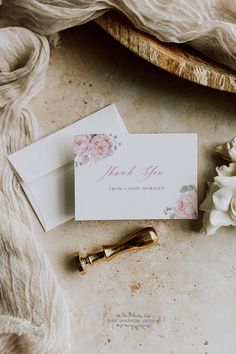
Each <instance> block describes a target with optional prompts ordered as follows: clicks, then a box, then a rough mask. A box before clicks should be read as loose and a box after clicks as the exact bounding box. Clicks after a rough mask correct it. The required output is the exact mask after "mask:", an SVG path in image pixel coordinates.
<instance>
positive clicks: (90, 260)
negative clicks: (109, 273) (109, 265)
mask: <svg viewBox="0 0 236 354" xmlns="http://www.w3.org/2000/svg"><path fill="white" fill-rule="evenodd" d="M157 240H158V237H157V233H156V231H155V229H154V228H152V227H146V228H144V229H142V230H139V231H138V232H135V233H133V234H131V235H129V236H128V237H126V238H124V239H123V240H122V241H120V242H118V243H116V244H114V245H107V246H102V248H101V249H100V250H99V251H98V252H95V253H91V254H87V255H86V256H85V257H81V256H80V255H79V252H77V253H75V255H74V262H75V265H76V268H77V269H78V270H79V271H80V273H81V274H85V273H86V268H87V266H90V265H93V264H95V263H97V262H100V261H110V260H111V259H112V258H114V257H115V256H117V255H118V254H121V253H124V252H126V251H133V250H139V249H142V248H146V247H149V246H152V245H154V244H155V243H157Z"/></svg>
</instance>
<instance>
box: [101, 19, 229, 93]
mask: <svg viewBox="0 0 236 354" xmlns="http://www.w3.org/2000/svg"><path fill="white" fill-rule="evenodd" d="M95 21H96V23H97V24H98V25H99V26H100V27H101V28H103V29H104V30H105V31H106V32H107V33H109V34H110V35H111V36H112V37H114V38H115V39H116V40H117V41H119V42H120V43H121V44H123V45H124V46H125V47H127V48H128V49H130V50H131V51H132V52H134V53H136V54H137V55H139V56H140V57H142V58H143V59H145V60H147V61H149V62H150V63H152V64H154V65H156V66H158V67H159V68H161V69H163V70H166V71H168V72H169V73H172V74H175V75H177V76H179V77H181V78H183V79H186V80H190V81H192V82H195V83H197V84H200V85H203V86H208V87H212V88H214V89H218V90H222V91H228V92H232V93H236V73H235V72H234V71H232V70H230V69H228V68H226V67H224V66H223V65H220V64H218V63H216V62H214V61H213V60H210V59H208V58H207V57H205V56H204V55H203V54H201V53H199V52H198V51H196V50H193V49H191V48H188V47H186V46H184V45H174V44H169V43H164V42H161V41H159V40H158V39H156V38H154V37H152V36H151V35H148V34H146V33H144V32H141V31H139V30H137V29H136V28H134V26H133V25H132V24H131V23H130V22H129V21H128V20H126V19H125V18H123V16H121V15H119V14H118V13H114V12H108V13H106V14H104V15H103V16H101V17H99V18H98V19H96V20H95Z"/></svg>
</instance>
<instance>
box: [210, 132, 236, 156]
mask: <svg viewBox="0 0 236 354" xmlns="http://www.w3.org/2000/svg"><path fill="white" fill-rule="evenodd" d="M215 151H216V152H217V153H219V154H220V155H221V156H222V157H223V158H224V159H226V160H228V161H232V162H236V137H235V138H233V139H232V140H230V141H228V142H227V143H225V144H221V145H218V146H216V148H215Z"/></svg>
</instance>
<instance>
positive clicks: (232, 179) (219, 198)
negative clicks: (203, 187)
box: [200, 163, 236, 235]
mask: <svg viewBox="0 0 236 354" xmlns="http://www.w3.org/2000/svg"><path fill="white" fill-rule="evenodd" d="M216 170H217V173H218V176H216V177H215V178H214V183H212V185H211V187H210V189H209V192H208V194H207V196H206V199H205V200H204V202H203V203H202V204H201V206H200V210H203V211H204V212H205V213H204V216H203V230H202V231H203V232H204V233H205V234H207V235H212V234H214V233H215V232H216V231H217V230H218V229H219V228H220V227H221V226H230V225H233V226H236V163H231V164H230V165H229V166H228V167H227V166H221V167H218V168H217V169H216Z"/></svg>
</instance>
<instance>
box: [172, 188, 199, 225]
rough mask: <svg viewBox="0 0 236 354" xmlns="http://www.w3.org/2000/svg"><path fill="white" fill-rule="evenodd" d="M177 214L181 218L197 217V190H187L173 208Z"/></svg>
mask: <svg viewBox="0 0 236 354" xmlns="http://www.w3.org/2000/svg"><path fill="white" fill-rule="evenodd" d="M173 211H174V213H175V215H176V216H177V217H178V218H180V219H195V218H196V217H197V212H196V211H197V194H196V191H195V190H193V191H189V192H185V193H184V194H183V195H182V196H181V197H180V199H179V200H178V201H177V205H176V207H175V208H173Z"/></svg>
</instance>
